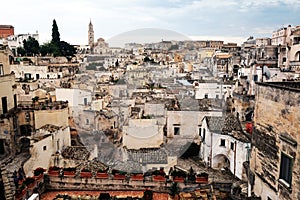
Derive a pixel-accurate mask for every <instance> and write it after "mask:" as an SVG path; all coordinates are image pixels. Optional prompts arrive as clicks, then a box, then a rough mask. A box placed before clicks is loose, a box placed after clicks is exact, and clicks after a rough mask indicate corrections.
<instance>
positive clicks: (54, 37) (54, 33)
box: [51, 19, 60, 45]
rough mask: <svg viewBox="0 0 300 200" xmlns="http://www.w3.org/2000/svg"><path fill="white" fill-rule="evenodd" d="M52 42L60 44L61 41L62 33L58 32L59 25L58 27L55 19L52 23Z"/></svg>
mask: <svg viewBox="0 0 300 200" xmlns="http://www.w3.org/2000/svg"><path fill="white" fill-rule="evenodd" d="M51 42H52V43H54V44H56V45H58V44H59V42H60V35H59V32H58V27H57V24H56V21H55V19H54V20H53V24H52V41H51Z"/></svg>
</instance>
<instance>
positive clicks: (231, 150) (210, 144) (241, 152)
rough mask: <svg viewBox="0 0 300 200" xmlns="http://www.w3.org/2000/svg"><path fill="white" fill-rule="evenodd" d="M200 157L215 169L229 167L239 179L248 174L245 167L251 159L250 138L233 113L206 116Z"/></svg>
mask: <svg viewBox="0 0 300 200" xmlns="http://www.w3.org/2000/svg"><path fill="white" fill-rule="evenodd" d="M199 135H200V136H201V141H202V143H201V147H200V158H201V159H203V161H204V162H205V163H206V164H207V165H208V166H210V167H212V168H214V169H228V170H230V171H231V172H232V173H233V174H234V175H235V176H236V177H238V178H239V179H241V180H242V179H244V178H245V176H246V174H245V170H244V167H243V163H244V162H245V161H249V152H250V144H251V143H250V139H249V138H248V137H247V136H246V135H245V134H244V133H243V131H242V129H241V127H240V125H239V121H238V120H237V118H236V117H235V116H233V114H229V115H227V116H226V117H225V118H224V117H205V118H204V119H203V120H202V124H201V129H199Z"/></svg>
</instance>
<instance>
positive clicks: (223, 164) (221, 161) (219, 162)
mask: <svg viewBox="0 0 300 200" xmlns="http://www.w3.org/2000/svg"><path fill="white" fill-rule="evenodd" d="M212 168H214V169H222V168H224V169H230V161H229V159H228V158H227V156H225V155H224V154H218V155H216V156H214V158H213V165H212Z"/></svg>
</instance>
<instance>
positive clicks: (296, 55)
mask: <svg viewBox="0 0 300 200" xmlns="http://www.w3.org/2000/svg"><path fill="white" fill-rule="evenodd" d="M294 59H295V61H298V62H300V51H297V52H296V54H295V58H294Z"/></svg>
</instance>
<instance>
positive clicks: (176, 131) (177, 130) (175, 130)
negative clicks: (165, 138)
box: [174, 127, 180, 135]
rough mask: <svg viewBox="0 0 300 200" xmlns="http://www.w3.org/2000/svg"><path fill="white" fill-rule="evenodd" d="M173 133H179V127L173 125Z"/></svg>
mask: <svg viewBox="0 0 300 200" xmlns="http://www.w3.org/2000/svg"><path fill="white" fill-rule="evenodd" d="M174 135H180V127H174Z"/></svg>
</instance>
